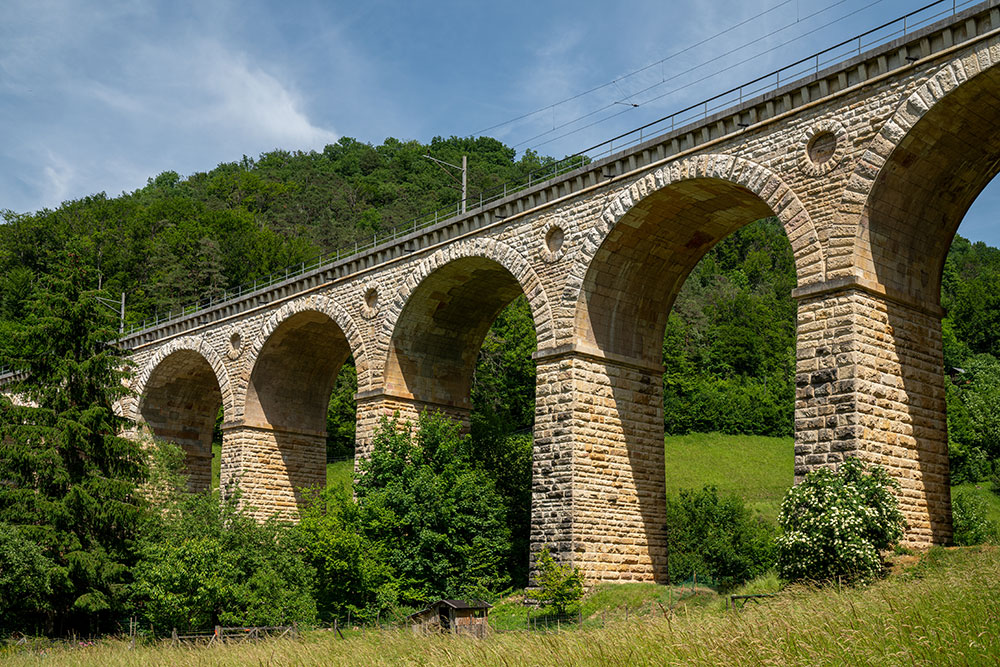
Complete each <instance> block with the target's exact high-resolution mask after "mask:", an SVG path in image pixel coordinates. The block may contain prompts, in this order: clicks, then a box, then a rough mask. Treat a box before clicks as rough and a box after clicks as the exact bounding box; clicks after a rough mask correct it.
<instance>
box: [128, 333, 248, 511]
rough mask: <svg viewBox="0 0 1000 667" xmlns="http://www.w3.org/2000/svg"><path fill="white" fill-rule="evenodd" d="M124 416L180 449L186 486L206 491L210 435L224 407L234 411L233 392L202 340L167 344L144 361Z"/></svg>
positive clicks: (218, 358) (215, 356)
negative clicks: (186, 477)
mask: <svg viewBox="0 0 1000 667" xmlns="http://www.w3.org/2000/svg"><path fill="white" fill-rule="evenodd" d="M132 386H133V387H134V388H135V390H136V395H135V397H134V399H133V405H132V406H130V409H129V410H128V413H130V416H132V417H133V418H134V419H135V420H136V421H137V422H140V423H141V424H143V425H144V426H145V427H146V428H148V429H149V430H150V431H151V432H152V433H153V434H154V435H156V436H157V437H160V438H164V439H166V440H170V441H173V442H175V443H177V444H178V445H180V447H181V448H182V449H183V450H184V452H185V454H186V457H185V468H186V473H187V475H188V484H189V486H190V488H191V489H192V490H194V491H202V490H206V489H208V488H209V487H210V485H211V481H212V435H213V430H214V427H215V423H216V418H217V415H218V410H219V407H220V406H221V407H222V411H223V417H224V419H227V418H228V419H231V418H232V416H233V413H234V406H233V391H232V386H231V384H230V381H229V374H228V372H227V371H226V367H225V365H224V364H223V361H222V357H221V356H220V355H219V354H218V353H217V352H216V351H215V349H213V348H212V346H211V345H209V344H208V342H207V341H205V340H204V339H202V338H199V337H193V336H187V337H184V338H178V339H175V340H172V341H170V342H168V343H167V344H166V345H164V346H163V347H161V348H160V349H158V350H157V351H156V353H155V354H153V356H152V357H151V358H150V359H149V360H148V361H147V362H146V364H145V365H144V366H143V368H142V370H141V371H140V373H139V374H138V375H137V376H136V377H135V381H134V382H133V385H132Z"/></svg>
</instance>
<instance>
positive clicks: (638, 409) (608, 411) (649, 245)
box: [567, 156, 825, 582]
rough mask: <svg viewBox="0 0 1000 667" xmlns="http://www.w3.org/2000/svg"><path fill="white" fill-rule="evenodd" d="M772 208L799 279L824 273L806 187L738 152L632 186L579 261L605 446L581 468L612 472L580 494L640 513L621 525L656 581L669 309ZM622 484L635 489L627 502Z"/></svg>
mask: <svg viewBox="0 0 1000 667" xmlns="http://www.w3.org/2000/svg"><path fill="white" fill-rule="evenodd" d="M772 216H773V217H777V218H778V220H779V221H780V222H781V224H782V227H783V229H784V230H785V234H786V237H787V238H788V239H789V241H790V243H791V245H792V250H793V254H794V256H795V263H796V272H797V277H798V281H799V283H800V284H802V283H803V282H806V283H811V282H821V281H822V280H824V278H825V262H824V258H823V253H822V250H821V247H820V242H819V238H818V235H817V233H816V229H815V226H814V225H813V223H812V220H811V218H810V216H809V214H808V212H807V211H806V210H805V208H804V207H803V206H802V204H801V202H800V201H799V200H798V198H797V196H796V195H795V194H794V193H793V192H792V191H791V190H790V189H789V188H788V187H787V186H786V185H785V184H784V183H783V182H782V181H781V179H779V178H778V177H777V176H776V175H775V174H773V173H772V172H770V171H769V170H767V169H766V168H764V167H762V166H761V165H757V164H754V163H751V162H749V161H746V160H741V159H738V158H732V157H728V156H706V157H699V158H692V159H691V160H687V161H683V162H681V163H680V164H677V165H672V166H670V167H665V168H664V169H661V170H658V171H657V172H654V173H653V174H650V175H648V176H646V177H645V178H643V179H641V180H640V181H639V182H637V183H636V184H634V185H633V186H632V187H630V188H628V189H627V190H625V191H624V192H623V193H622V194H620V195H619V196H618V197H617V198H616V199H615V200H614V201H613V202H612V203H611V204H610V205H609V206H608V208H607V209H606V211H605V213H604V215H603V218H602V223H603V224H602V225H600V226H598V227H597V228H596V229H595V231H594V232H593V233H592V235H591V239H590V240H589V243H588V244H587V246H586V247H585V248H584V252H583V253H582V257H583V260H582V262H585V264H584V263H581V264H580V265H578V266H579V267H580V268H581V269H582V270H581V275H580V278H579V280H578V284H579V289H578V291H577V292H576V293H575V294H572V295H573V296H574V297H575V300H576V311H575V323H574V330H575V343H574V345H575V348H576V353H577V361H576V362H575V363H576V364H577V367H578V368H579V369H580V370H579V371H578V372H579V373H581V374H583V375H584V376H586V377H593V378H597V379H596V380H591V381H589V382H588V384H587V385H586V386H587V388H588V390H589V392H590V393H592V394H593V397H586V398H581V402H582V403H583V405H582V406H581V411H583V412H589V413H590V415H589V418H590V419H591V420H592V421H595V422H598V423H599V424H600V425H601V428H600V430H599V431H598V429H594V428H592V429H591V430H592V431H596V432H595V433H593V434H590V433H588V434H585V435H584V438H586V437H587V436H590V438H591V439H592V440H596V443H595V444H592V445H588V447H587V448H586V450H585V452H583V453H577V465H581V464H589V465H591V466H593V469H594V473H593V474H594V475H598V476H600V477H602V478H604V479H603V481H602V482H601V483H600V484H595V483H591V484H590V485H589V486H582V488H581V490H582V493H581V492H580V491H577V490H575V493H576V496H575V497H574V502H575V503H576V504H578V505H584V506H587V507H588V508H589V511H590V512H591V513H592V514H595V515H599V514H602V513H608V514H611V513H614V512H617V513H618V514H619V515H620V516H622V515H625V514H628V513H631V517H632V518H631V519H630V521H631V523H629V521H625V520H621V521H619V524H618V526H617V527H616V528H615V530H618V531H621V532H622V534H621V535H619V536H618V537H617V539H618V540H619V541H620V542H624V543H626V544H627V543H629V540H634V541H635V542H636V543H639V542H642V543H644V549H645V551H644V552H640V553H638V554H637V555H636V556H635V557H636V558H640V559H647V558H648V560H649V563H650V569H651V573H652V578H653V579H654V580H656V581H661V582H662V581H665V580H666V578H667V556H668V554H667V550H666V534H665V530H664V525H665V521H666V518H665V517H666V510H665V493H666V491H665V479H664V454H663V386H662V373H663V367H662V346H663V337H664V330H665V327H666V321H667V317H668V316H669V312H670V309H671V307H672V305H673V302H674V299H675V298H676V296H677V294H678V292H679V291H680V288H681V287H682V285H683V283H684V281H685V279H686V278H687V276H688V275H689V274H690V272H691V271H692V269H694V267H695V265H696V264H697V263H698V261H699V260H700V259H701V258H702V257H703V256H704V255H705V254H706V253H707V252H708V251H709V250H710V249H711V248H712V247H713V246H714V245H715V244H716V243H718V242H719V241H720V240H722V239H723V238H725V237H726V236H728V235H729V234H731V233H732V232H734V231H736V230H737V229H739V228H741V227H743V226H745V225H747V224H749V223H752V222H754V221H755V220H759V219H761V218H767V217H772ZM567 289H568V290H571V289H574V286H573V285H572V284H571V285H570V286H569V288H567ZM595 383H596V384H595ZM588 459H590V460H589V461H588ZM605 461H613V462H615V463H614V464H613V465H610V466H609V465H605V464H604V462H605ZM613 489H615V490H616V489H630V494H628V495H626V496H625V497H624V501H625V502H623V500H622V498H623V496H622V494H621V493H618V497H617V498H615V495H614V492H612V491H611V490H613ZM629 503H630V504H629ZM589 530H591V531H594V532H595V533H597V532H600V531H595V530H594V529H593V528H590V529H589ZM585 531H586V529H581V531H578V532H585ZM609 532H613V531H609ZM640 532H641V533H642V535H641V536H640V535H637V534H636V533H640ZM588 539H589V538H588ZM606 551H609V549H607V547H604V546H599V547H595V548H594V550H593V553H590V554H588V555H587V556H586V557H587V558H591V559H593V560H595V561H597V562H598V563H603V562H606V561H608V560H611V561H613V560H614V559H615V557H616V556H615V554H614V549H611V550H610V551H611V554H610V555H609V554H608V553H605V552H606ZM600 567H601V565H598V566H597V569H598V570H600Z"/></svg>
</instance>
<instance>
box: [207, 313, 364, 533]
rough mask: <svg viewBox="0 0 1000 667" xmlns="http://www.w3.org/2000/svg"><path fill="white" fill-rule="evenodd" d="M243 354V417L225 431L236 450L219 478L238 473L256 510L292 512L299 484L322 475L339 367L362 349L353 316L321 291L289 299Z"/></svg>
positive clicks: (360, 359) (360, 357) (360, 360)
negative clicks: (329, 412) (235, 458)
mask: <svg viewBox="0 0 1000 667" xmlns="http://www.w3.org/2000/svg"><path fill="white" fill-rule="evenodd" d="M249 352H250V353H249V354H248V356H247V360H246V372H247V374H248V377H249V379H248V382H247V386H246V389H245V392H246V393H245V400H244V408H243V414H242V419H241V420H239V421H237V422H236V423H234V424H232V425H229V426H227V429H226V433H225V439H227V440H230V441H232V442H233V444H234V445H235V449H238V450H239V451H240V452H241V458H240V460H239V461H238V462H236V461H234V462H233V466H232V469H231V470H227V469H226V465H225V464H226V461H225V458H224V461H223V467H224V469H223V479H224V483H225V482H229V481H231V480H232V481H235V479H234V478H235V477H238V478H239V482H238V483H239V486H240V488H241V491H242V494H243V495H242V498H243V500H244V502H246V503H247V504H249V505H250V506H252V507H253V508H254V510H253V511H254V512H255V513H256V514H258V515H261V516H270V515H274V514H277V515H279V516H283V517H285V518H294V517H295V516H296V513H297V509H298V508H299V506H300V505H301V503H302V502H303V500H304V496H303V491H304V490H305V489H307V488H310V487H317V486H323V485H324V484H325V483H326V435H327V433H326V417H327V409H328V404H329V401H330V394H331V392H332V391H333V387H334V384H335V383H336V379H337V374H338V373H339V371H340V368H341V366H343V364H344V362H345V361H346V360H347V358H348V357H350V356H352V355H353V356H354V358H355V361H356V363H357V365H358V369H359V371H358V374H359V380H360V378H361V377H364V375H363V374H364V373H367V367H368V366H367V356H366V355H365V353H364V349H363V347H362V344H361V339H360V336H359V335H358V332H357V328H356V327H355V326H354V324H353V321H352V320H350V319H349V317H348V316H347V315H346V313H345V312H344V311H343V310H342V309H339V308H336V307H334V305H333V304H332V302H331V301H330V300H329V299H327V298H326V297H311V298H309V299H304V300H300V301H296V302H292V303H290V304H287V305H286V306H284V307H282V308H281V309H279V310H278V311H277V312H276V313H274V314H273V315H272V316H271V317H270V318H269V319H268V320H267V321H266V322H265V323H264V325H263V326H262V327H261V330H260V331H259V332H258V335H257V336H256V337H255V339H254V342H253V343H252V345H251V346H250V350H249Z"/></svg>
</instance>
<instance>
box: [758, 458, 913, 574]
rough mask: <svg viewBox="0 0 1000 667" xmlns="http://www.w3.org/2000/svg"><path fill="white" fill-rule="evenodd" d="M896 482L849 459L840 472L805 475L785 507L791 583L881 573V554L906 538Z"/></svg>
mask: <svg viewBox="0 0 1000 667" xmlns="http://www.w3.org/2000/svg"><path fill="white" fill-rule="evenodd" d="M898 488H899V487H898V485H897V484H896V482H895V480H893V479H892V478H891V477H889V475H888V473H886V472H885V470H883V469H882V468H880V467H879V466H867V465H865V463H863V462H862V461H861V460H860V459H854V458H851V459H847V460H845V461H844V463H843V464H841V466H840V470H838V471H837V472H834V471H832V470H827V469H820V470H814V471H813V472H811V473H809V474H808V475H806V478H805V480H804V481H803V482H802V483H801V484H799V485H798V486H795V487H793V488H791V489H790V490H789V491H788V493H787V494H786V495H785V499H784V500H783V501H782V502H781V513H780V514H779V516H778V524H779V525H780V526H781V528H782V530H783V531H784V532H783V534H782V535H780V536H778V538H777V544H778V567H779V568H780V569H781V574H782V576H783V577H785V578H787V579H789V580H797V579H810V580H816V581H824V580H831V579H840V580H843V581H865V580H869V579H873V578H875V577H876V576H878V575H879V574H881V572H882V569H883V562H882V554H881V552H882V551H885V550H887V549H890V548H891V547H892V546H893V545H894V544H895V543H896V542H897V541H898V540H899V538H900V537H902V535H903V528H904V526H905V520H904V519H903V515H902V513H901V512H900V511H899V507H898V505H897V503H896V497H895V496H894V495H893V490H895V489H898Z"/></svg>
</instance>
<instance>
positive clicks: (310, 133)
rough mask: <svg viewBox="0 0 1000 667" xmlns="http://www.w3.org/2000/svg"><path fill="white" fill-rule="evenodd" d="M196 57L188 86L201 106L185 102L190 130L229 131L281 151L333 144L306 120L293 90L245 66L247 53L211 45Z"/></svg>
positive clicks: (334, 137)
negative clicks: (191, 80) (194, 128)
mask: <svg viewBox="0 0 1000 667" xmlns="http://www.w3.org/2000/svg"><path fill="white" fill-rule="evenodd" d="M200 55H201V56H203V57H199V58H198V59H197V60H195V61H192V62H190V63H189V65H190V66H191V69H192V71H191V75H192V77H193V83H194V85H193V86H192V88H193V90H194V92H195V93H196V95H197V96H199V97H201V98H202V99H203V102H202V103H200V104H199V100H197V99H189V100H188V101H189V105H188V108H187V109H186V112H187V118H185V119H184V120H185V124H186V125H187V126H188V127H202V128H205V129H212V130H218V129H223V128H228V129H229V130H230V131H233V130H235V131H238V132H240V133H241V134H243V135H244V136H245V137H247V139H249V140H250V142H251V143H254V144H257V143H259V142H260V141H267V142H272V143H273V144H274V146H281V147H283V148H321V147H322V146H324V145H325V144H327V143H331V142H334V141H336V140H337V134H336V133H335V132H333V131H332V130H330V129H326V128H322V127H318V126H316V125H314V124H313V123H312V122H311V121H310V120H309V118H308V117H307V116H306V114H305V112H304V111H303V109H302V102H301V99H300V98H299V96H298V94H297V93H296V92H295V91H294V90H293V89H292V88H290V87H288V86H286V85H285V84H283V83H282V82H280V81H279V80H278V79H277V78H275V77H274V76H272V75H271V74H268V73H267V72H265V71H263V70H262V69H261V68H259V67H257V66H254V65H252V64H251V63H249V62H248V58H247V56H246V55H245V54H236V53H231V52H228V51H226V50H225V49H223V48H222V47H220V46H218V45H209V46H207V47H205V48H204V50H203V53H202V54H200ZM194 77H197V78H194Z"/></svg>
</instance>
